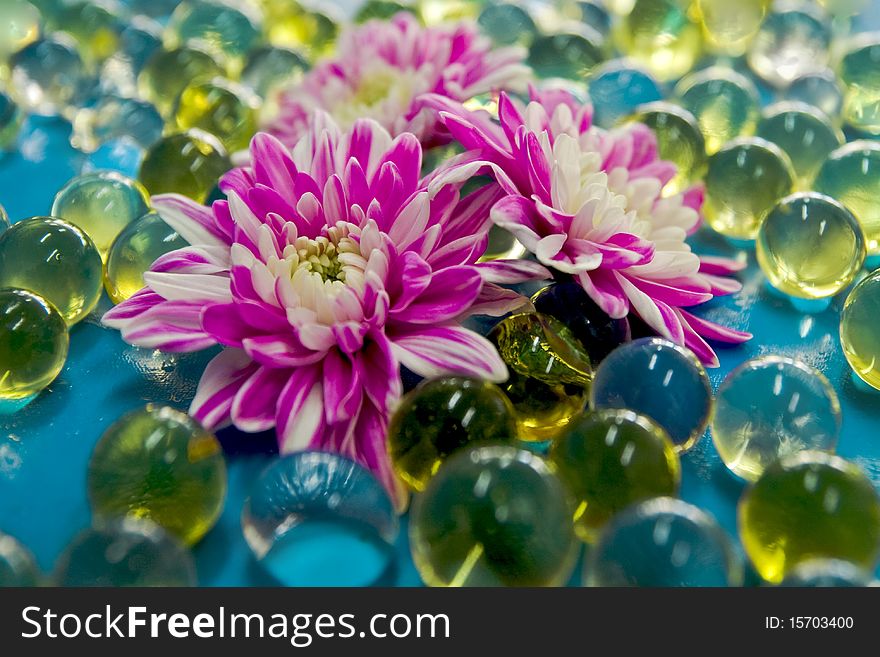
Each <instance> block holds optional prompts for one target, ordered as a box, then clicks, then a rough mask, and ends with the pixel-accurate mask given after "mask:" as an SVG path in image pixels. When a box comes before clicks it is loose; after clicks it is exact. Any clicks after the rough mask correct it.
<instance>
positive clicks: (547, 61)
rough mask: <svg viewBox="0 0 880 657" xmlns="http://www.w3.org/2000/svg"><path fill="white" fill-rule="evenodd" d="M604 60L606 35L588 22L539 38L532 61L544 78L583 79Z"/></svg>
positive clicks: (535, 68) (534, 45)
mask: <svg viewBox="0 0 880 657" xmlns="http://www.w3.org/2000/svg"><path fill="white" fill-rule="evenodd" d="M604 59H605V53H604V51H603V42H602V36H601V35H600V34H599V33H598V32H596V31H595V30H593V29H591V28H589V27H587V26H585V25H584V26H580V27H579V29H578V30H575V29H569V30H567V31H565V32H556V33H553V34H545V35H542V36H539V37H537V38H536V39H535V40H534V41H533V42H532V45H531V46H530V47H529V57H528V64H529V65H530V66H531V67H532V68H533V69H534V71H535V73H536V74H537V75H538V76H539V77H542V78H564V79H569V80H582V79H584V78H585V77H586V76H588V75H589V73H590V71H592V70H593V68H595V67H596V66H597V65H599V64H601V63H602V62H603V61H604Z"/></svg>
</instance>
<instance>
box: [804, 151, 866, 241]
mask: <svg viewBox="0 0 880 657" xmlns="http://www.w3.org/2000/svg"><path fill="white" fill-rule="evenodd" d="M815 189H816V191H817V192H821V193H823V194H827V195H828V196H830V197H831V198H833V199H835V200H837V201H840V202H841V203H843V204H844V205H845V206H846V207H847V209H848V210H849V211H850V212H852V213H853V214H854V215H855V217H856V219H858V220H859V223H860V224H861V225H862V230H864V231H865V237H866V238H867V241H868V253H869V254H870V255H876V254H878V253H880V203H878V202H877V200H878V199H880V142H876V141H869V140H861V141H853V142H850V143H848V144H847V145H846V146H841V147H840V148H838V149H837V150H836V151H834V152H833V153H831V154H830V155H829V156H828V159H827V160H825V163H824V164H823V165H822V168H821V169H819V174H818V175H817V176H816V181H815Z"/></svg>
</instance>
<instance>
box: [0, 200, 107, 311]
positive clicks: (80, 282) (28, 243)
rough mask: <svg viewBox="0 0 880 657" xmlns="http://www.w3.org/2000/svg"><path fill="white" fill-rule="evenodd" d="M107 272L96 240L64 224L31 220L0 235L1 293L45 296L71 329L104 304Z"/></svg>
mask: <svg viewBox="0 0 880 657" xmlns="http://www.w3.org/2000/svg"><path fill="white" fill-rule="evenodd" d="M101 270H102V265H101V256H100V255H99V254H98V250H97V249H96V248H95V245H94V243H93V242H92V240H91V239H89V237H88V236H87V235H86V234H85V233H84V232H83V231H81V230H80V229H79V228H78V227H76V226H74V225H73V224H70V223H68V222H66V221H62V220H61V219H58V218H55V217H31V218H30V219H25V220H24V221H19V222H18V223H16V224H15V225H13V226H12V227H11V228H10V229H8V230H7V231H6V232H4V233H3V234H2V235H0V287H11V288H19V289H22V290H29V291H31V292H34V293H35V294H39V295H40V296H41V297H43V298H45V299H46V300H47V301H49V302H50V303H51V304H52V305H53V306H54V307H55V308H56V309H57V310H58V312H60V313H61V316H62V317H64V320H65V321H66V322H67V324H68V325H70V326H72V325H73V324H76V323H77V322H79V321H80V320H82V319H84V318H85V316H86V315H88V314H89V313H90V312H92V310H93V309H94V308H95V306H96V305H97V304H98V299H100V298H101V287H102V286H101Z"/></svg>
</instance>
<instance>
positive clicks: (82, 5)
mask: <svg viewBox="0 0 880 657" xmlns="http://www.w3.org/2000/svg"><path fill="white" fill-rule="evenodd" d="M122 11H123V10H122V7H121V6H120V5H119V4H118V3H116V2H115V0H75V1H73V2H68V3H67V4H65V5H63V6H62V9H61V11H60V12H59V13H58V15H57V25H58V29H59V30H60V31H62V32H64V33H66V34H68V35H70V37H71V38H72V39H73V40H74V41H76V44H77V50H78V51H79V53H80V55H81V56H82V58H83V61H84V62H86V64H88V65H89V66H90V67H92V68H93V69H94V68H95V67H96V66H97V65H98V64H99V63H100V62H102V61H104V60H105V59H107V58H108V57H110V56H111V55H113V54H114V53H116V52H118V51H119V35H120V34H121V32H122V29H123V28H124V23H123V18H122V16H121V14H122Z"/></svg>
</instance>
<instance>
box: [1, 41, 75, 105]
mask: <svg viewBox="0 0 880 657" xmlns="http://www.w3.org/2000/svg"><path fill="white" fill-rule="evenodd" d="M9 68H10V70H11V76H12V77H11V80H12V84H11V85H10V86H9V92H10V93H11V94H12V97H13V99H14V100H15V101H16V102H17V103H18V105H19V106H20V107H21V108H22V109H23V110H25V111H27V112H31V113H34V114H39V115H43V116H54V115H57V114H60V113H61V112H62V110H64V109H65V108H66V107H67V106H68V104H69V103H70V102H71V100H72V99H73V97H74V95H75V94H76V91H77V88H78V86H79V84H80V82H81V80H82V78H83V76H84V74H85V71H84V67H83V62H82V59H81V58H80V56H79V53H78V52H77V50H76V47H75V45H74V44H73V42H72V41H71V40H70V39H69V38H68V37H66V36H65V35H63V34H53V35H52V36H49V37H46V38H45V39H40V40H38V41H34V42H33V43H31V44H29V45H27V46H25V47H24V48H22V49H21V50H19V51H17V52H16V53H15V54H13V55H12V56H11V57H10V58H9Z"/></svg>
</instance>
